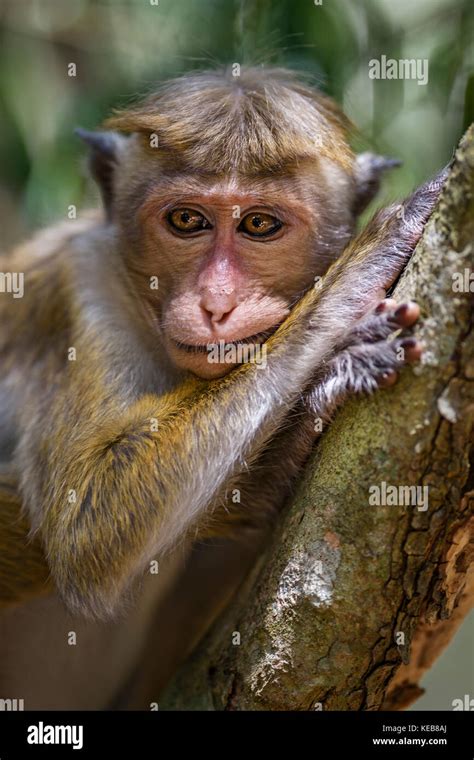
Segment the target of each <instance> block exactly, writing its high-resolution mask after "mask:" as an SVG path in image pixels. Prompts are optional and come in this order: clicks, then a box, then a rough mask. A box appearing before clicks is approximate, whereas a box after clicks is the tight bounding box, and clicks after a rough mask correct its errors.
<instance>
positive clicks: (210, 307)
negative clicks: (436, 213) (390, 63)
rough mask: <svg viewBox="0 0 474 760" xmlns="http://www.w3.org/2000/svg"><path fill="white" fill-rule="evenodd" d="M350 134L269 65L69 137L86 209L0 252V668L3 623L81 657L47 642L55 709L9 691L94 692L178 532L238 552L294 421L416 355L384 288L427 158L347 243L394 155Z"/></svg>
mask: <svg viewBox="0 0 474 760" xmlns="http://www.w3.org/2000/svg"><path fill="white" fill-rule="evenodd" d="M351 129H352V127H351V124H350V122H349V120H348V119H347V117H346V116H345V115H344V114H343V113H342V111H341V110H340V109H339V108H338V106H336V104H335V103H334V102H333V101H331V100H330V99H329V98H328V97H326V96H324V95H322V94H321V93H319V92H318V91H317V90H315V89H314V88H313V87H311V86H310V85H309V84H308V83H306V82H305V81H303V80H302V79H301V78H299V77H297V76H296V75H294V74H293V73H291V72H289V71H286V70H284V69H276V68H275V69H260V68H251V67H250V68H248V69H242V71H241V74H240V76H239V77H233V76H232V74H231V73H230V72H229V71H228V70H227V69H222V70H221V69H219V70H216V71H210V72H197V73H193V74H188V75H184V76H182V77H178V78H176V79H173V80H170V81H168V82H165V83H164V84H162V85H160V86H159V87H158V89H157V90H156V91H153V92H152V93H151V94H150V95H149V96H147V97H146V98H145V99H144V100H141V101H139V102H137V103H136V104H134V105H133V106H131V107H129V108H126V109H123V110H119V111H117V112H115V113H114V114H113V115H112V116H111V117H110V118H109V119H108V120H106V122H105V124H104V128H103V130H101V131H99V132H88V131H86V130H83V129H79V130H78V135H79V137H81V138H82V139H83V140H84V141H85V142H86V143H87V145H88V146H89V150H90V159H89V165H90V170H91V173H92V175H93V177H94V178H95V180H96V181H97V183H98V186H99V189H100V193H101V197H102V206H103V208H102V210H100V211H96V212H92V213H89V214H86V215H84V216H83V217H81V218H79V219H78V220H75V221H70V222H63V223H61V224H60V225H59V226H57V227H55V228H52V229H47V230H46V231H43V232H42V233H40V234H39V235H38V236H36V237H34V238H33V239H32V240H31V241H29V242H28V243H26V244H23V245H22V246H20V247H19V248H17V249H16V250H15V251H14V252H13V254H12V255H11V256H10V257H4V258H3V259H2V264H1V269H2V271H12V272H21V273H24V288H25V292H24V296H23V298H18V299H14V298H12V297H10V296H9V294H7V293H5V294H3V295H2V297H1V298H0V317H1V319H0V324H1V325H2V330H1V333H0V356H1V359H2V361H1V365H0V366H1V369H0V421H1V431H2V432H1V440H0V452H1V455H2V465H1V469H0V501H1V504H0V515H2V518H0V519H1V520H2V522H0V530H1V531H2V533H1V539H0V540H1V541H2V547H3V550H2V553H1V558H0V608H1V609H2V610H3V611H2V614H1V615H0V638H2V639H3V640H4V641H6V642H7V645H6V647H4V651H5V650H6V651H8V652H12V655H11V659H12V661H13V659H14V657H15V637H17V636H18V635H19V634H18V630H19V628H20V626H23V628H22V630H23V631H24V628H25V621H28V626H29V627H30V628H31V629H33V630H35V626H38V625H39V628H36V630H38V631H40V632H41V633H40V634H38V635H39V636H40V638H41V636H42V637H43V638H44V640H45V641H46V640H49V639H51V637H52V633H51V630H52V626H56V627H55V631H56V632H57V630H59V629H61V630H66V626H67V625H68V622H67V621H74V626H75V628H76V629H77V628H78V629H80V632H81V635H83V636H84V638H85V639H88V640H89V643H90V646H91V647H92V648H94V647H95V649H96V650H97V652H98V655H99V656H98V657H97V656H96V659H95V660H94V658H90V659H89V660H88V661H87V663H86V664H85V663H84V661H80V662H81V664H78V663H79V660H77V661H76V660H75V664H74V666H72V665H71V662H70V660H71V657H69V660H68V656H67V655H66V656H65V655H64V653H63V655H62V659H61V658H60V657H59V655H57V651H56V654H55V653H52V652H50V653H49V654H48V655H47V657H48V658H51V657H55V656H57V660H58V663H57V666H56V670H55V675H54V679H53V680H52V686H51V690H52V691H54V694H55V699H56V702H55V701H54V699H53V698H52V697H51V696H49V697H46V696H44V697H42V695H41V679H42V678H43V677H44V675H41V674H42V673H43V674H44V668H45V667H46V666H43V665H41V664H40V665H39V673H40V675H38V676H36V677H34V678H33V681H34V685H33V687H32V688H31V690H30V693H31V698H30V703H31V704H32V705H34V706H45V705H46V706H47V707H50V706H51V705H52V704H55V705H56V706H63V707H64V708H65V709H67V708H69V707H84V706H85V705H86V706H88V707H91V706H92V707H99V708H100V707H104V706H107V705H110V704H117V694H119V693H120V690H123V689H124V688H125V686H126V684H127V678H128V677H129V676H130V674H131V673H133V672H134V668H136V667H137V660H138V658H139V652H141V651H143V650H144V647H145V642H146V640H147V635H148V631H149V629H150V626H151V625H152V620H153V615H154V611H155V610H157V609H159V603H160V600H163V599H165V598H166V594H167V593H171V594H173V593H174V591H173V589H174V586H173V584H174V583H175V581H176V579H179V577H180V573H182V572H183V566H184V565H185V563H186V561H187V559H188V558H189V557H190V553H191V552H192V550H193V547H195V546H199V545H205V544H206V542H208V541H211V542H212V540H214V539H222V540H224V541H226V540H228V541H231V542H236V543H239V542H245V541H248V542H249V545H250V544H251V543H252V541H253V540H255V541H256V542H257V544H256V545H258V541H259V540H260V537H261V536H262V535H267V533H268V530H269V529H270V528H271V525H272V524H273V523H274V521H275V519H276V516H277V514H278V512H279V511H280V509H281V507H282V505H283V504H284V503H285V501H286V500H287V498H288V495H289V494H290V492H291V489H292V488H293V486H294V484H295V482H296V480H297V478H298V475H299V474H300V473H301V470H302V468H303V466H304V463H305V461H306V459H307V458H308V456H309V453H310V451H311V449H312V446H313V445H314V442H315V439H316V438H317V435H318V433H317V432H316V431H315V423H314V421H315V418H317V419H319V420H322V421H323V422H324V425H326V424H327V423H328V422H329V421H330V420H331V419H332V417H333V415H334V413H335V411H336V410H337V409H338V408H339V407H340V406H341V404H342V403H343V402H344V401H345V399H346V398H347V397H349V396H351V395H354V394H359V393H370V392H373V391H375V390H376V389H377V388H378V387H380V386H390V385H392V384H393V383H394V382H396V380H397V377H398V373H399V371H400V369H401V366H402V365H403V364H404V363H410V362H414V361H417V360H418V359H419V357H420V356H421V352H422V346H421V345H420V344H419V342H418V341H417V340H416V338H415V337H414V336H413V335H412V334H411V329H412V327H413V325H414V324H415V323H416V321H417V319H418V316H419V309H418V307H417V305H416V304H414V303H411V302H407V303H404V304H401V305H398V304H396V303H395V302H394V301H393V300H392V299H391V298H386V295H387V292H388V291H389V290H390V288H391V287H392V286H393V283H394V282H395V281H396V279H397V278H398V276H399V275H400V272H401V271H402V269H403V267H404V265H405V264H406V262H407V261H408V259H409V257H410V255H411V253H412V251H413V249H414V246H415V245H416V242H417V241H418V239H419V237H420V235H421V232H422V230H423V227H424V224H425V223H426V221H427V219H428V218H429V216H430V214H431V212H432V210H433V208H434V205H435V203H436V200H437V198H438V195H439V192H440V189H441V187H442V185H443V182H444V179H445V176H446V174H445V172H442V173H441V174H440V175H438V177H436V178H435V179H434V180H432V181H429V182H427V183H425V184H424V185H423V186H422V187H421V188H419V189H418V190H417V191H416V192H415V193H414V194H413V195H412V196H411V197H409V198H408V199H407V200H406V201H404V202H403V203H401V204H395V205H392V206H390V207H388V208H385V209H382V210H381V211H380V212H378V213H377V214H376V215H375V216H374V218H373V219H372V221H371V222H369V224H368V225H367V226H366V228H365V229H363V230H362V232H360V233H359V234H358V235H356V234H355V228H356V223H357V218H358V216H359V214H360V213H361V211H362V210H363V209H364V208H365V207H366V206H367V204H368V203H369V202H370V201H371V200H372V198H373V196H374V195H375V193H376V192H377V190H378V186H379V184H380V180H381V176H382V173H383V172H384V171H385V170H386V169H389V168H391V167H392V166H394V165H395V164H396V162H395V161H394V160H392V159H385V158H381V157H378V156H374V155H373V154H362V155H361V156H355V154H354V153H353V152H352V150H351V148H350V146H349V136H350V131H351ZM222 346H224V347H227V349H229V356H230V360H228V359H227V356H222V354H221V355H219V354H218V355H217V359H215V356H216V352H215V351H214V349H215V348H216V347H217V348H220V347H222ZM249 347H254V348H255V347H256V348H258V349H259V350H260V352H261V353H262V356H264V361H262V362H260V363H259V362H258V361H251V360H246V359H245V358H244V359H243V360H239V359H238V358H236V355H237V350H239V351H240V352H241V353H243V354H244V355H245V350H246V349H249ZM211 353H212V356H213V360H212V361H211V360H210V359H211ZM217 353H218V352H217ZM247 355H248V354H247ZM400 357H402V360H401V359H400ZM235 495H237V496H238V498H237V499H236V500H234V497H235ZM27 526H29V527H27ZM22 553H23V554H22ZM250 555H251V553H250ZM250 555H249V556H250ZM20 556H23V557H24V558H25V561H24V562H23V561H19V557H20ZM242 556H245V552H244V555H242ZM252 556H253V555H252ZM26 558H27V559H26ZM221 559H222V558H221ZM156 560H158V562H159V564H160V567H161V566H163V567H164V568H165V572H164V574H163V575H162V577H161V578H160V582H159V583H158V582H156V581H155V580H154V579H153V578H152V577H151V576H150V572H149V569H150V566H151V564H152V563H153V562H154V561H156ZM249 562H250V559H249V557H247V556H245V559H244V560H242V566H243V567H247V566H248V565H249ZM238 564H239V560H237V565H238ZM147 571H148V572H147ZM160 584H161V585H160ZM170 589H171V591H170ZM225 595H226V594H225V593H224V594H223V596H225ZM46 618H48V620H49V619H50V620H51V621H55V622H51V623H50V624H49V625H50V627H49V628H48V620H46ZM40 619H41V620H40ZM39 621H40V622H39ZM22 635H23V639H22V640H24V633H23V634H22ZM39 643H40V645H41V641H40V642H39ZM30 649H32V652H33V654H32V655H31V656H30V662H29V664H28V666H25V667H29V668H31V657H32V656H34V657H38V658H40V659H41V646H40V652H39V653H38V651H37V650H34V648H31V647H30ZM33 650H34V651H33ZM56 650H57V647H56ZM124 652H125V654H124ZM109 655H110V656H109ZM119 659H120V660H121V662H120V665H118V664H117V663H118V660H119ZM26 660H28V657H26ZM46 660H47V658H46V657H44V658H43V661H44V662H46ZM65 660H66V661H67V663H68V664H67V665H65V664H64V661H65ZM47 667H48V668H49V669H50V670H51V668H50V663H48V666H47ZM68 667H69V672H70V673H71V672H72V673H73V676H72V677H71V678H70V682H69V683H68V684H66V683H65V682H66V680H67V673H68ZM41 668H43V670H41ZM111 671H112V672H111ZM91 673H92V674H93V675H94V678H95V681H93V683H92V686H91V684H90V683H88V684H87V685H85V683H84V678H85V679H88V678H89V676H90V674H91ZM23 678H24V675H23ZM81 679H82V680H81ZM98 681H101V682H103V683H101V687H100V688H99V687H98V685H97V684H98ZM18 684H21V688H22V689H24V688H27V687H25V685H24V681H22V676H21V674H19V675H17V677H16V680H15V674H11V673H10V674H7V675H5V674H4V676H3V678H2V677H0V688H1V690H2V691H7V690H8V689H10V690H12V689H14V688H17V687H16V686H15V685H18ZM28 688H29V687H28ZM48 700H49V701H48ZM114 700H115V702H114Z"/></svg>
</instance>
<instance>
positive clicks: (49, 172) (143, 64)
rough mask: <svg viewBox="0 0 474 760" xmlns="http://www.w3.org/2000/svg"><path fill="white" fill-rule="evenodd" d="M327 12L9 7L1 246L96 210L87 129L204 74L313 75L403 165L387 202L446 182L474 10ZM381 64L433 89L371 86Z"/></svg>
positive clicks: (210, 2)
mask: <svg viewBox="0 0 474 760" xmlns="http://www.w3.org/2000/svg"><path fill="white" fill-rule="evenodd" d="M317 2H318V0H316V2H315V0H68V2H59V0H21V2H16V1H15V0H3V2H2V0H0V39H1V48H0V123H1V125H2V129H1V131H0V164H1V167H2V178H1V184H0V213H1V214H2V233H3V235H2V240H1V241H0V244H1V247H4V246H5V245H7V244H9V243H11V242H12V241H13V240H14V239H15V238H16V237H18V234H23V232H25V231H26V230H27V229H28V228H32V227H36V226H38V224H46V223H48V222H49V221H51V220H52V219H55V218H64V217H65V215H66V211H67V207H68V206H69V205H70V204H72V203H74V204H76V205H78V207H84V206H85V205H87V204H90V203H91V202H94V191H93V190H92V188H91V185H90V183H89V182H88V181H86V180H85V179H84V168H83V158H82V157H83V154H84V150H83V147H82V146H81V145H80V144H79V141H78V140H77V138H75V137H74V136H73V129H74V127H75V126H77V125H81V126H84V127H87V128H94V127H95V126H97V125H98V124H100V122H101V121H102V119H103V118H104V117H105V115H106V114H107V113H108V112H109V110H110V109H111V108H112V107H113V106H116V105H118V104H124V103H126V102H127V101H128V99H130V98H131V97H133V96H134V95H136V94H137V93H143V92H146V91H147V90H149V89H150V88H151V87H153V84H154V83H155V82H156V81H158V80H160V79H162V78H166V77H169V76H173V75H176V74H178V73H181V72H184V71H187V70H189V69H192V68H196V67H199V68H202V67H210V66H214V65H216V64H226V63H233V62H238V63H241V64H242V63H256V64H270V63H274V64H280V65H285V66H289V67H293V68H297V69H299V70H302V71H304V72H306V73H308V74H309V75H311V77H312V79H313V81H315V82H316V83H318V84H319V86H320V87H322V88H323V89H325V90H326V91H327V92H328V93H329V94H331V95H333V96H334V97H335V98H336V99H337V100H339V102H341V103H342V105H343V106H344V108H345V110H346V111H347V112H348V114H349V116H350V117H351V118H352V119H353V121H354V122H355V123H356V124H357V126H358V127H359V129H360V136H359V139H358V146H359V147H361V148H367V147H368V146H371V147H373V148H375V149H377V150H380V151H383V152H385V153H388V154H390V155H396V156H398V157H400V158H402V159H403V160H404V163H405V166H404V168H403V169H402V170H400V171H399V172H398V173H396V174H395V173H394V174H393V177H392V178H391V179H390V180H389V181H388V183H387V192H386V195H387V196H389V195H390V196H393V195H395V194H400V193H403V192H405V191H407V190H408V189H409V188H410V187H411V186H412V185H413V184H415V182H417V181H420V180H422V179H423V178H425V177H426V176H428V175H429V174H430V173H432V172H434V171H435V170H436V169H437V168H438V167H439V166H441V165H442V164H443V163H445V162H446V161H447V160H449V158H450V155H451V152H452V149H453V147H454V145H455V144H456V142H457V140H458V138H459V136H460V134H461V132H462V130H463V128H464V127H465V126H466V123H467V122H468V121H469V120H471V119H472V118H473V77H474V48H473V39H474V5H473V4H472V2H471V0H417V2H416V3H414V2H413V0H397V2H396V3H393V2H390V0H359V1H358V2H357V3H354V2H351V0H322V4H321V5H318V4H317ZM381 55H386V56H387V58H396V59H399V58H421V59H424V58H426V59H428V61H429V80H428V83H427V84H426V85H420V84H418V83H417V82H416V81H409V80H400V79H393V80H388V79H385V80H376V81H374V80H371V79H369V76H368V63H369V61H370V59H372V58H380V56H381ZM71 63H73V64H75V66H76V76H69V75H68V71H69V68H68V67H69V65H70V64H71ZM25 220H28V221H27V222H26V221H25Z"/></svg>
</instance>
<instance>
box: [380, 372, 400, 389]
mask: <svg viewBox="0 0 474 760" xmlns="http://www.w3.org/2000/svg"><path fill="white" fill-rule="evenodd" d="M397 380H398V372H397V371H396V370H395V369H392V370H389V371H388V372H384V373H383V375H381V376H380V378H379V379H378V384H379V386H380V387H381V388H390V386H392V385H395V383H396V382H397Z"/></svg>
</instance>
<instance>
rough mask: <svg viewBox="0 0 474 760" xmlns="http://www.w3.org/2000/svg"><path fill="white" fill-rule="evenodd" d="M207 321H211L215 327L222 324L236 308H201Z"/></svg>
mask: <svg viewBox="0 0 474 760" xmlns="http://www.w3.org/2000/svg"><path fill="white" fill-rule="evenodd" d="M201 308H202V310H203V312H204V314H205V316H206V319H208V320H209V322H211V323H212V324H213V325H218V324H221V323H222V322H225V320H226V319H227V317H229V315H230V314H231V313H232V312H233V311H234V308H235V307H234V306H230V307H225V306H217V305H216V306H214V307H213V308H212V309H211V308H209V307H206V306H201Z"/></svg>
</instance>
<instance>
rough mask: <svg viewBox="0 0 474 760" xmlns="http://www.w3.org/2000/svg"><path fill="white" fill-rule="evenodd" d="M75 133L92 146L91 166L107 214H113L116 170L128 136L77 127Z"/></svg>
mask: <svg viewBox="0 0 474 760" xmlns="http://www.w3.org/2000/svg"><path fill="white" fill-rule="evenodd" d="M74 134H76V135H77V136H78V137H80V138H81V140H84V142H85V143H87V145H88V146H89V148H90V155H89V168H90V172H91V174H92V176H93V177H94V179H95V181H96V182H97V184H98V186H99V189H100V194H101V196H102V201H103V203H104V208H105V211H106V213H107V216H108V217H109V218H110V217H111V216H112V203H113V196H114V192H113V191H114V172H115V168H116V166H117V165H118V162H119V156H120V153H121V150H122V149H123V147H124V145H125V143H126V142H127V138H126V137H123V136H122V135H119V134H117V133H116V132H89V131H88V130H87V129H82V128H81V127H76V129H75V130H74Z"/></svg>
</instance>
